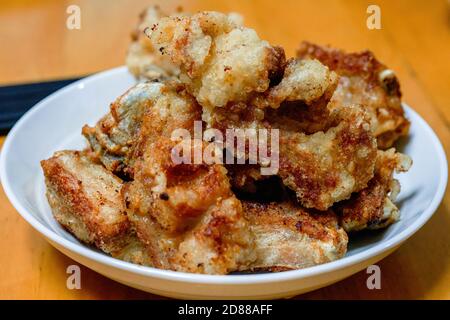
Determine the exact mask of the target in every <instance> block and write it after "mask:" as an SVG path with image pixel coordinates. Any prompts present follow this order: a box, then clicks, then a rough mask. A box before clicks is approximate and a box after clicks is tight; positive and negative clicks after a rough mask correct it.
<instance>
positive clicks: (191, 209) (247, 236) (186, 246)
mask: <svg viewBox="0 0 450 320" xmlns="http://www.w3.org/2000/svg"><path fill="white" fill-rule="evenodd" d="M190 142H191V141H189V143H190ZM176 144H177V143H176V142H173V141H171V140H170V139H167V138H163V137H162V138H160V139H158V141H156V142H154V143H149V144H147V145H146V148H145V150H144V151H143V153H142V156H141V157H140V158H139V159H138V160H137V161H136V162H135V169H134V172H135V175H134V181H132V182H130V183H128V184H127V186H126V188H125V189H124V198H125V202H126V204H127V209H128V215H129V217H130V219H131V221H132V222H133V223H134V225H135V226H136V229H137V232H138V236H139V238H140V239H141V240H142V241H143V242H144V243H145V244H146V246H147V248H148V252H149V255H150V256H151V258H152V261H153V264H154V265H155V266H157V267H158V268H162V269H173V270H178V271H186V272H195V273H208V274H226V273H229V272H231V271H236V270H240V269H242V268H245V267H246V266H247V265H248V264H249V263H250V262H251V261H252V260H253V254H252V249H253V237H252V234H251V233H250V232H249V231H248V225H247V222H246V220H245V218H244V216H243V213H242V206H241V203H240V201H239V200H238V199H236V197H235V196H234V195H233V193H232V192H231V189H230V184H229V182H228V179H227V176H226V170H225V168H224V167H223V166H221V165H206V164H176V163H175V162H174V161H173V159H172V153H173V148H174V147H175V146H176ZM199 147H200V148H201V147H202V146H201V144H200V145H199Z"/></svg>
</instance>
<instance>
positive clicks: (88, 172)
mask: <svg viewBox="0 0 450 320" xmlns="http://www.w3.org/2000/svg"><path fill="white" fill-rule="evenodd" d="M41 165H42V169H43V171H44V175H45V182H46V186H47V199H48V202H49V204H50V207H51V208H52V210H53V214H54V216H55V219H56V220H57V221H58V222H59V223H60V224H61V225H63V226H64V227H65V228H66V229H67V230H68V231H70V232H71V233H72V234H74V235H75V236H76V237H77V238H78V239H79V240H81V241H83V242H85V243H88V244H93V245H95V246H96V247H98V248H99V249H101V250H102V251H104V252H106V253H109V254H111V255H112V256H115V257H119V258H121V259H124V260H127V261H130V262H134V263H139V264H148V262H149V261H148V258H147V256H146V254H145V252H144V251H143V248H142V245H141V244H140V243H139V242H138V241H137V239H136V237H135V235H134V233H133V231H132V230H131V228H130V223H129V221H128V218H127V215H126V212H125V208H124V206H123V205H122V198H121V197H120V189H121V188H122V181H121V180H120V179H119V178H117V177H116V176H114V175H113V174H112V173H110V172H109V171H107V170H106V169H105V168H103V167H102V166H101V165H100V164H96V163H94V162H92V160H91V159H90V158H89V157H88V156H87V155H86V154H85V153H83V152H80V151H59V152H57V153H55V154H54V156H53V157H51V158H50V159H48V160H43V161H42V162H41Z"/></svg>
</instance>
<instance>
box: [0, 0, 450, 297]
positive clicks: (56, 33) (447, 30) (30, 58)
mask: <svg viewBox="0 0 450 320" xmlns="http://www.w3.org/2000/svg"><path fill="white" fill-rule="evenodd" d="M10 2H11V3H9V4H8V3H6V1H2V2H1V3H0V43H1V46H2V50H1V51H0V68H1V69H0V83H1V84H6V83H14V82H22V81H39V80H43V79H53V78H61V77H69V76H76V75H85V74H90V73H93V72H97V71H100V70H104V69H108V68H111V67H115V66H118V65H121V64H123V61H124V55H125V52H126V49H127V46H128V43H129V34H130V30H131V29H132V27H133V26H134V24H135V21H136V18H137V15H138V13H139V12H140V11H141V10H142V8H144V7H145V6H146V5H148V4H149V3H151V1H148V0H142V1H126V0H115V1H107V0H99V1H96V0H86V1H77V0H70V1H56V0H54V1H52V0H41V1H10ZM160 2H161V5H162V7H163V8H166V9H169V10H172V9H174V8H175V7H176V6H177V5H178V4H179V3H177V2H176V1H164V2H163V1H160ZM371 2H376V3H377V4H378V5H379V6H380V8H381V23H382V25H381V27H382V28H381V30H369V29H368V28H367V27H366V18H367V16H368V14H367V13H366V9H367V7H368V5H369V4H370V3H371ZM131 3H132V4H131ZM180 3H181V1H180ZM183 3H184V4H183V6H184V8H185V9H186V10H187V11H194V10H205V9H209V10H219V11H225V12H229V11H235V12H239V13H241V14H243V16H244V17H245V20H246V23H247V24H248V25H249V26H251V27H254V28H255V29H256V30H257V31H258V33H259V34H260V36H261V37H262V38H264V39H267V40H269V41H270V42H272V43H275V44H280V45H283V46H284V47H285V48H286V50H287V53H288V54H289V55H292V54H293V53H294V50H295V48H296V47H297V45H298V43H299V42H300V40H302V39H305V40H311V41H314V42H317V43H322V44H326V43H329V44H332V45H334V46H337V47H342V48H345V49H347V50H361V49H365V48H370V49H371V50H372V51H374V52H375V54H376V55H377V56H378V57H379V58H380V59H381V60H383V61H384V62H385V63H386V64H387V65H389V66H390V67H391V68H392V69H394V70H395V71H396V72H397V75H398V76H399V78H400V80H401V84H402V91H403V93H404V99H405V101H406V102H407V103H409V104H410V105H411V106H413V107H414V108H415V110H417V111H418V112H419V113H420V114H421V115H422V116H423V117H424V118H425V119H426V120H427V121H428V123H429V124H430V125H431V126H432V127H433V128H434V130H435V131H436V133H437V134H438V135H439V137H440V139H441V141H442V142H443V144H444V146H445V148H446V150H447V154H448V152H449V151H450V87H449V85H450V7H449V2H447V1H444V0H441V1H438V0H436V1H409V0H401V1H387V0H386V1H381V0H378V1H370V2H369V1H357V0H351V1H348V0H346V1H344V0H341V1H333V0H329V1H325V0H314V1H298V0H292V1H273V0H267V1H261V0H254V1H250V0H246V1H237V0H236V1H230V0H228V1H220V2H219V1H200V0H189V1H183ZM70 4H77V5H78V6H79V7H80V8H81V30H68V29H67V28H66V24H65V23H66V18H67V14H66V8H67V6H68V5H70ZM1 142H3V138H1ZM449 207H450V194H449V192H447V193H446V196H445V199H444V201H443V203H442V204H441V206H440V207H439V209H438V211H437V212H436V214H435V215H434V216H433V218H432V219H431V221H429V222H428V223H427V224H426V225H425V226H424V227H423V228H422V229H421V230H420V231H419V232H418V233H417V234H416V235H414V236H413V237H412V238H411V239H410V240H408V241H407V242H406V243H405V244H404V245H403V246H402V247H401V248H400V249H399V250H397V251H396V252H395V253H394V254H392V255H390V256H389V257H388V258H386V259H384V260H383V261H381V262H380V263H379V266H380V267H381V272H382V289H381V290H368V289H367V287H366V279H367V274H366V273H365V272H364V271H363V272H360V273H358V274H356V275H354V276H352V277H350V278H348V279H346V280H343V281H341V282H339V283H337V284H334V285H332V286H329V287H326V288H323V289H320V290H317V291H314V292H311V293H308V294H305V295H302V296H300V297H299V298H300V299H317V298H328V299H341V298H343V299H349V298H356V299H359V298H364V299H378V298H385V299H401V298H407V299H409V298H412V299H422V298H426V299H449V298H450V209H449ZM0 235H1V240H0V298H3V299H5V298H8V299H121V298H139V299H140V298H145V299H148V298H150V299H152V298H159V297H157V296H154V295H151V294H147V293H144V292H140V291H138V290H134V289H131V288H128V287H125V286H123V285H120V284H118V283H116V282H114V281H111V280H109V279H107V278H105V277H103V276H101V275H99V274H97V273H95V272H93V271H91V270H89V269H87V268H84V267H82V289H81V290H68V289H67V288H66V277H67V274H66V267H67V266H68V265H70V264H73V263H74V261H72V260H70V259H69V258H67V257H66V256H64V255H63V254H61V253H59V252H58V251H57V250H56V249H54V248H53V247H51V246H50V245H49V244H48V243H47V242H46V241H45V240H44V239H43V238H42V237H41V236H40V235H39V234H38V233H37V232H35V231H34V230H33V229H32V228H31V227H30V226H29V225H28V224H27V223H26V222H25V221H24V220H23V219H22V218H21V217H20V216H19V214H18V213H17V212H16V211H15V210H14V208H13V207H12V206H11V204H10V203H9V201H8V199H7V198H6V196H5V195H4V193H3V191H0Z"/></svg>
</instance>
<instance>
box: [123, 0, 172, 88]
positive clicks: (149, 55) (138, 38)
mask: <svg viewBox="0 0 450 320" xmlns="http://www.w3.org/2000/svg"><path fill="white" fill-rule="evenodd" d="M165 16H167V14H165V13H164V12H162V10H161V9H160V8H159V7H158V6H151V7H148V8H147V9H145V10H144V11H143V12H142V13H141V15H140V16H139V23H138V25H137V26H136V29H135V30H134V31H133V33H132V34H131V39H132V42H131V44H130V47H129V48H128V53H127V57H126V61H125V64H126V65H127V67H128V70H129V71H130V72H131V73H132V74H133V75H134V76H135V77H136V78H137V79H140V80H155V79H159V80H164V79H170V78H172V77H177V76H178V74H179V70H178V68H177V67H176V66H175V65H174V64H173V63H172V62H171V61H170V59H169V58H168V57H167V56H163V55H160V54H159V52H157V49H156V48H155V47H154V46H153V45H152V44H151V42H150V40H149V39H148V37H147V36H146V35H145V33H144V31H145V30H146V29H147V28H151V27H152V26H153V24H155V23H156V22H157V21H158V20H159V19H160V18H162V17H165Z"/></svg>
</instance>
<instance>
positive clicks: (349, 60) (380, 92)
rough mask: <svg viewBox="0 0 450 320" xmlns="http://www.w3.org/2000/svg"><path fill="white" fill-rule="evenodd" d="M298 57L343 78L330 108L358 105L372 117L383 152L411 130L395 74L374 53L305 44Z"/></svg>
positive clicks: (303, 43)
mask: <svg viewBox="0 0 450 320" xmlns="http://www.w3.org/2000/svg"><path fill="white" fill-rule="evenodd" d="M297 56H298V57H299V58H302V59H303V58H308V59H318V60H319V61H320V62H322V63H323V64H325V65H327V66H328V67H329V68H330V69H331V70H334V71H336V73H337V74H339V76H340V81H339V85H338V87H337V89H336V91H335V93H334V95H333V98H332V100H331V106H330V107H331V108H334V107H340V106H347V105H354V104H359V105H362V106H363V107H364V108H366V110H367V111H368V113H369V114H370V116H371V125H372V130H373V132H374V135H375V136H376V137H377V140H378V147H379V148H380V149H387V148H389V147H391V146H392V145H393V143H394V142H395V141H396V140H397V139H398V138H400V137H402V136H406V135H407V134H408V131H409V125H410V123H409V121H408V119H406V117H405V114H404V111H403V107H402V105H401V92H400V84H399V82H398V79H397V77H396V76H395V74H394V72H393V71H392V70H390V69H388V68H387V67H386V66H385V65H384V64H382V63H381V62H379V61H378V60H377V59H376V58H375V56H374V55H373V53H372V52H370V51H363V52H359V53H346V52H344V51H342V50H339V49H334V48H330V47H323V46H318V45H315V44H312V43H309V42H302V44H301V45H300V49H299V50H298V51H297Z"/></svg>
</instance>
